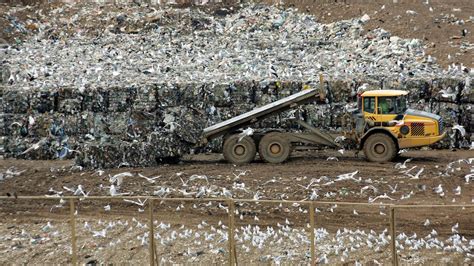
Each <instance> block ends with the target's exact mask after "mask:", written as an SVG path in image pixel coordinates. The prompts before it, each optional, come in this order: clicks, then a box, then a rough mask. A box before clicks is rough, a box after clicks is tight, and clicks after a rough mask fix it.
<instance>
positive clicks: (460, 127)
mask: <svg viewBox="0 0 474 266" xmlns="http://www.w3.org/2000/svg"><path fill="white" fill-rule="evenodd" d="M453 130H457V131H459V133H460V134H461V136H463V137H464V136H465V135H466V129H465V128H464V127H463V126H461V125H454V126H453Z"/></svg>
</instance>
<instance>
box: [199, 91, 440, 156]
mask: <svg viewBox="0 0 474 266" xmlns="http://www.w3.org/2000/svg"><path fill="white" fill-rule="evenodd" d="M407 94H408V92H406V91H402V90H373V91H366V92H363V93H362V94H360V95H358V108H357V110H354V111H353V112H351V113H350V117H351V118H350V121H351V125H350V127H349V128H350V130H348V132H344V133H343V134H342V136H344V137H343V138H341V137H339V138H337V137H338V136H337V135H336V136H335V135H332V134H329V133H327V132H323V131H321V130H320V129H318V128H315V127H313V126H312V125H310V124H308V123H307V122H305V121H303V120H302V119H299V118H298V116H299V115H298V114H297V115H295V118H294V119H293V120H292V121H293V122H294V123H296V124H298V125H299V126H300V127H299V128H301V129H304V130H303V131H302V130H298V132H289V131H285V130H281V129H278V130H276V129H273V130H272V129H270V130H261V131H257V130H255V131H253V132H252V134H245V133H246V132H245V130H244V129H245V127H249V126H250V125H251V124H254V123H256V122H258V121H260V120H262V119H265V118H267V117H269V116H274V115H277V114H279V113H281V112H284V111H287V110H295V112H296V110H298V108H297V107H298V106H300V105H302V104H317V103H318V102H323V101H324V99H325V95H324V93H322V90H320V89H307V90H302V91H301V92H298V93H296V94H293V95H291V96H288V97H286V98H283V99H280V100H278V101H275V102H273V103H270V104H267V105H265V106H261V107H259V108H256V109H254V110H252V111H250V112H247V113H244V114H241V115H239V116H236V117H233V118H231V119H228V120H226V121H223V122H220V123H218V124H215V125H213V126H210V127H208V128H205V129H204V131H203V133H202V139H201V144H206V143H208V142H209V141H210V140H212V139H214V138H217V137H220V136H223V137H224V143H223V147H222V153H223V154H224V158H225V159H226V160H227V161H228V162H230V163H233V164H245V163H249V162H251V161H252V160H254V159H255V157H256V154H257V152H258V153H259V155H260V158H261V159H263V160H264V161H266V162H269V163H282V162H284V161H285V160H287V159H288V157H289V156H290V154H291V152H292V151H293V150H297V149H305V150H307V149H311V148H320V147H321V146H327V147H331V148H340V147H341V142H340V141H336V140H337V139H339V140H340V139H347V140H350V141H351V142H353V143H354V144H355V145H353V146H354V147H357V148H358V150H363V152H364V154H365V157H366V158H367V160H369V161H371V162H387V161H391V160H393V159H394V158H395V157H396V156H397V154H398V152H399V150H400V149H404V148H412V147H422V146H427V145H430V144H433V143H435V142H437V141H439V140H441V139H442V138H443V137H444V136H445V135H446V133H445V132H444V128H443V121H442V119H441V117H440V116H438V115H435V114H431V113H428V112H424V111H417V110H413V109H408V108H407Z"/></svg>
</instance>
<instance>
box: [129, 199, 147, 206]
mask: <svg viewBox="0 0 474 266" xmlns="http://www.w3.org/2000/svg"><path fill="white" fill-rule="evenodd" d="M147 200H148V199H145V200H144V201H142V200H141V199H138V201H133V200H129V199H123V201H125V202H130V203H133V204H136V205H138V206H141V207H143V206H145V203H146V201H147Z"/></svg>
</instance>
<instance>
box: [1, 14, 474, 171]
mask: <svg viewBox="0 0 474 266" xmlns="http://www.w3.org/2000/svg"><path fill="white" fill-rule="evenodd" d="M61 8H62V10H60V11H61V12H63V11H64V7H61ZM50 12H56V13H57V12H59V11H57V10H56V11H55V10H50ZM92 16H99V17H100V18H101V22H102V24H104V25H106V26H104V30H103V31H101V32H99V33H97V34H95V35H90V34H83V32H82V31H81V30H77V31H75V32H74V33H71V28H72V27H73V26H74V25H78V26H77V27H78V28H79V25H80V23H81V21H83V20H84V18H86V17H92ZM369 20H370V17H369V16H368V15H364V16H362V17H361V18H355V19H352V20H345V21H340V22H336V23H331V24H321V23H318V22H317V19H316V18H315V17H313V16H310V15H305V14H302V13H299V12H297V10H294V9H281V8H278V7H273V6H264V5H246V6H242V7H241V8H220V9H217V10H214V11H213V12H209V11H208V12H206V11H204V10H202V9H198V8H184V9H178V8H170V7H162V8H159V9H155V8H150V9H148V10H147V11H146V12H143V10H139V9H138V7H133V6H129V7H126V8H125V7H124V8H122V9H120V10H119V11H116V10H114V11H107V9H101V8H98V7H94V6H93V7H92V8H89V9H87V8H86V9H83V10H82V11H81V12H80V13H77V14H76V16H73V17H71V18H69V19H68V20H55V21H56V22H57V24H54V23H49V24H47V25H46V24H41V23H39V22H37V23H36V24H35V25H36V26H35V34H34V35H32V37H31V38H30V39H28V40H27V41H25V42H23V43H18V44H14V45H4V46H1V47H0V54H1V58H2V59H1V60H0V62H1V65H0V72H1V75H0V76H1V79H0V84H1V87H0V102H1V106H2V110H1V113H0V136H2V137H0V146H1V147H2V150H3V153H4V156H5V157H16V158H25V159H55V158H59V159H63V158H76V161H77V163H78V164H80V165H82V166H86V167H96V168H106V167H117V166H151V165H155V164H157V163H159V162H160V161H167V160H170V159H176V158H179V157H180V156H181V155H183V154H186V153H190V152H194V151H195V150H194V148H195V146H196V144H197V143H198V141H199V136H200V134H201V131H202V129H203V128H205V127H207V126H210V125H212V124H215V123H217V122H219V121H222V120H225V119H228V118H231V117H233V116H235V115H238V114H241V113H243V112H246V111H249V110H252V109H253V108H255V107H256V106H261V105H264V104H267V103H269V102H272V101H275V100H277V99H280V98H282V97H285V96H288V95H291V94H293V93H295V92H298V91H300V90H301V89H303V88H306V87H319V86H320V84H319V75H320V74H323V75H324V77H325V82H324V84H323V87H324V88H325V89H326V91H327V96H328V99H327V101H326V103H325V104H321V105H308V106H305V107H303V113H304V117H305V119H306V120H307V121H308V122H310V123H311V124H313V125H314V126H316V127H321V128H324V129H327V130H331V131H342V130H344V129H345V127H347V120H348V115H347V112H346V111H347V110H348V109H350V108H353V107H355V104H356V102H357V100H356V99H357V93H359V92H361V91H364V90H370V89H403V90H408V91H410V92H411V93H410V98H409V101H410V103H411V107H412V108H415V109H420V110H426V111H429V112H432V113H437V114H440V115H441V116H442V117H443V119H444V121H445V123H446V125H447V126H448V127H452V126H456V127H455V129H458V130H454V131H452V132H450V133H449V138H448V139H447V140H446V141H444V142H442V143H440V144H439V146H440V147H445V148H446V147H469V146H470V145H471V140H470V138H471V136H472V134H473V133H474V111H473V104H474V93H473V91H472V78H473V77H474V72H473V71H472V70H470V69H467V68H465V67H463V66H455V67H450V68H448V69H442V68H441V67H439V66H438V65H437V64H436V59H435V58H432V57H430V56H426V55H425V53H424V48H423V43H422V42H421V41H420V40H418V39H402V38H399V37H396V36H391V34H390V33H389V32H387V31H385V30H383V29H377V30H374V31H371V32H366V31H364V23H366V22H367V21H369ZM61 22H62V23H63V24H64V27H62V26H61V25H63V24H61ZM12 23H15V24H14V25H15V27H17V28H18V27H20V28H21V27H25V25H23V24H21V23H22V22H20V21H17V20H12ZM25 23H26V22H25ZM25 29H27V28H25ZM61 29H64V31H65V32H62V31H61ZM66 31H67V32H66ZM53 33H54V34H53ZM290 115H292V114H291V113H286V114H283V115H280V116H276V117H273V118H268V119H267V120H266V121H263V122H261V123H260V124H258V125H257V126H258V127H263V128H269V127H271V128H279V127H287V126H289V122H288V120H287V119H286V118H287V116H290ZM295 130H298V128H295ZM461 133H465V134H461ZM220 142H221V140H216V141H214V142H212V143H210V144H209V145H208V146H207V147H206V149H210V150H216V149H217V148H218V147H219V146H220ZM0 152H2V151H1V150H0Z"/></svg>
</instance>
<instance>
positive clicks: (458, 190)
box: [454, 186, 461, 196]
mask: <svg viewBox="0 0 474 266" xmlns="http://www.w3.org/2000/svg"><path fill="white" fill-rule="evenodd" d="M454 195H457V196H459V195H461V186H458V187H457V188H455V189H454Z"/></svg>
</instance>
